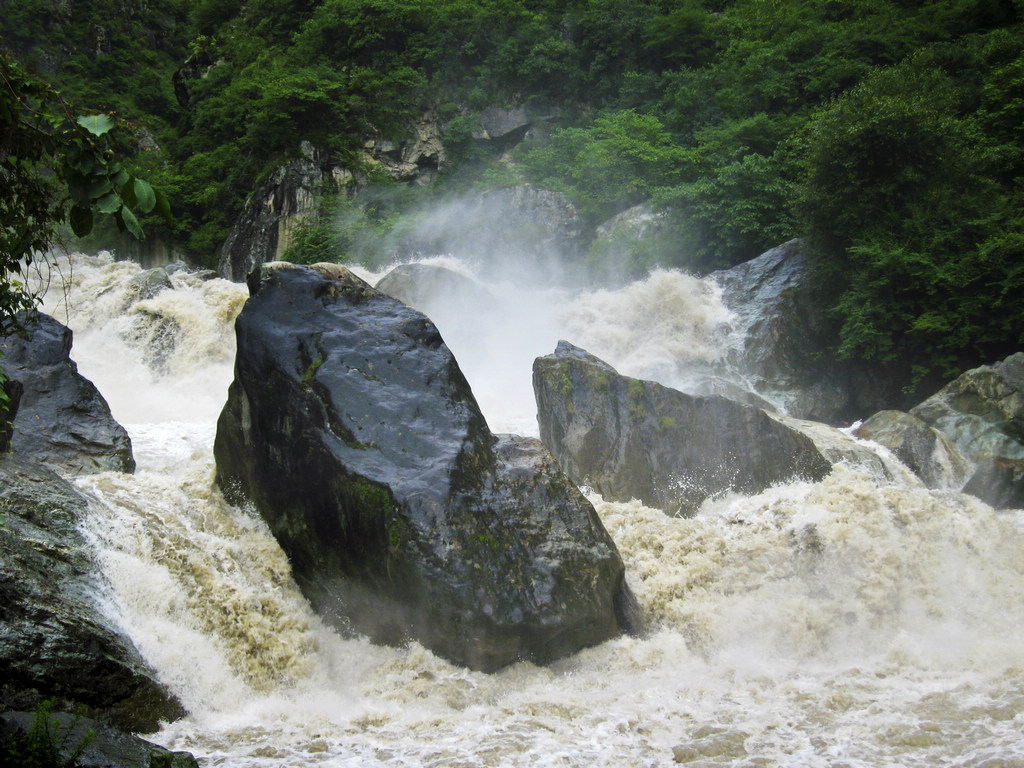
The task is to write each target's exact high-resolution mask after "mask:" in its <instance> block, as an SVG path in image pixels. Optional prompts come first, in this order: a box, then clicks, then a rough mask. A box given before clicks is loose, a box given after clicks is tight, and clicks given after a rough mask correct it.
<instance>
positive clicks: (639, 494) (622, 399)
mask: <svg viewBox="0 0 1024 768" xmlns="http://www.w3.org/2000/svg"><path fill="white" fill-rule="evenodd" d="M533 386H534V393H535V395H536V398H537V411H538V421H539V424H540V435H541V440H542V441H543V442H544V444H545V445H546V446H547V447H548V449H549V450H550V451H551V452H552V454H553V455H554V456H555V458H556V459H557V461H558V463H559V465H560V466H561V467H562V468H563V469H564V470H565V472H566V474H568V475H569V477H570V478H572V479H573V480H574V481H575V482H577V483H581V484H586V485H589V486H590V487H592V488H593V489H594V490H596V491H598V492H599V493H601V494H602V495H603V496H604V497H605V498H606V499H610V500H613V501H628V500H630V499H634V498H635V499H639V500H640V501H642V502H644V503H645V504H647V505H649V506H653V507H657V508H660V509H663V510H664V511H665V512H666V513H668V514H673V515H674V514H680V515H689V514H692V513H694V512H695V511H696V510H697V509H698V508H699V506H700V505H701V503H702V502H703V501H704V500H705V499H707V498H709V497H711V496H715V495H717V494H721V493H724V492H726V491H737V492H741V493H757V492H759V491H763V490H764V489H765V488H767V487H769V486H771V485H773V484H775V483H781V482H787V481H790V480H794V479H797V478H806V479H809V480H820V479H821V478H823V477H824V476H825V475H827V474H828V473H829V471H830V470H831V466H832V465H831V464H830V463H829V462H828V461H827V460H826V459H825V458H824V457H823V456H822V455H821V454H820V453H819V452H818V451H817V449H816V448H815V447H814V444H813V443H812V442H811V440H810V439H808V438H807V437H805V436H804V435H802V434H799V433H798V432H796V431H794V430H791V429H789V428H788V427H786V426H784V425H783V424H780V423H779V422H778V421H776V420H774V419H772V418H770V417H769V416H768V415H767V414H766V413H765V412H764V411H762V410H761V409H759V408H754V407H752V406H748V405H743V404H741V403H737V402H734V401H732V400H726V399H725V398H722V397H716V396H711V397H694V396H692V395H687V394H684V393H682V392H679V391H676V390H674V389H669V388H668V387H664V386H662V385H660V384H657V383H655V382H652V381H642V380H640V379H632V378H629V377H626V376H621V375H619V374H618V373H617V372H616V371H615V369H614V368H612V367H611V366H610V365H608V364H607V363H605V362H603V361H601V360H599V359H598V358H596V357H594V356H593V355H591V354H589V353H587V352H586V351H584V350H582V349H580V348H578V347H574V346H573V345H571V344H569V343H567V342H564V341H562V342H559V343H558V347H557V349H556V350H555V353H554V354H552V355H547V356H545V357H540V358H537V360H536V361H535V362H534V369H533Z"/></svg>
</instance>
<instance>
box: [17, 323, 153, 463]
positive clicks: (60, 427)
mask: <svg viewBox="0 0 1024 768" xmlns="http://www.w3.org/2000/svg"><path fill="white" fill-rule="evenodd" d="M25 325H26V328H27V336H26V337H24V338H23V337H21V336H18V335H11V336H7V337H5V338H2V339H0V352H2V357H0V359H2V361H3V362H2V365H3V367H4V370H5V371H6V372H7V375H8V376H9V377H10V378H11V379H12V380H14V381H17V382H18V383H19V384H20V385H21V387H22V393H21V397H20V402H19V405H18V413H17V416H16V418H15V419H14V426H13V432H12V435H11V441H10V442H11V449H12V450H13V451H14V452H16V453H18V454H19V455H22V456H27V457H31V458H34V459H36V460H38V461H40V462H42V463H44V464H46V465H47V466H50V467H53V468H55V469H57V470H59V471H61V472H63V473H66V474H70V475H76V474H81V473H90V472H106V471H115V472H133V471H134V470H135V459H134V457H133V456H132V445H131V439H130V438H129V437H128V433H127V432H126V431H125V429H124V427H122V426H121V425H120V424H118V423H117V422H116V421H115V420H114V418H113V416H111V414H110V407H109V406H108V405H107V401H106V400H104V399H103V396H102V395H101V394H100V393H99V391H98V390H97V389H96V387H95V385H93V383H92V382H91V381H89V380H88V379H86V378H85V377H84V376H82V375H81V374H80V373H79V372H78V366H77V365H76V364H75V362H74V361H73V360H71V357H70V353H71V340H72V337H71V329H69V328H68V327H67V326H65V325H63V324H62V323H60V322H58V321H57V320H55V319H54V318H52V317H50V316H49V315H45V314H42V313H34V314H33V315H32V316H31V318H25Z"/></svg>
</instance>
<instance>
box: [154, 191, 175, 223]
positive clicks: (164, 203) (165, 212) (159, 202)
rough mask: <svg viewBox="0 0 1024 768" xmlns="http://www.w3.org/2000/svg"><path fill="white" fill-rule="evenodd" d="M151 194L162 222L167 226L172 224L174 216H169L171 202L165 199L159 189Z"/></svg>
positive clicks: (165, 196)
mask: <svg viewBox="0 0 1024 768" xmlns="http://www.w3.org/2000/svg"><path fill="white" fill-rule="evenodd" d="M153 193H154V195H155V197H156V209H157V210H158V211H160V215H161V216H163V217H164V221H166V222H167V223H168V224H172V223H174V216H172V215H171V201H170V200H168V199H167V195H165V194H164V193H163V192H161V191H160V190H159V189H155V190H153Z"/></svg>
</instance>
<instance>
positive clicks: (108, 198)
mask: <svg viewBox="0 0 1024 768" xmlns="http://www.w3.org/2000/svg"><path fill="white" fill-rule="evenodd" d="M123 205H124V202H123V201H122V200H121V197H120V196H119V195H118V194H117V192H111V193H110V194H109V195H104V196H103V197H101V198H100V199H99V200H97V201H96V210H97V211H99V212H100V213H116V212H117V211H118V210H119V209H120V208H121V207H122V206H123Z"/></svg>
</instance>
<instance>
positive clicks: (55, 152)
mask: <svg viewBox="0 0 1024 768" xmlns="http://www.w3.org/2000/svg"><path fill="white" fill-rule="evenodd" d="M132 141H133V140H132V135H131V132H130V131H129V130H128V126H126V125H125V124H123V123H120V122H119V121H118V120H117V119H115V118H114V117H112V116H111V115H108V114H104V113H99V114H78V113H77V112H76V111H75V110H74V109H73V108H72V107H71V106H70V105H68V104H67V103H66V102H64V101H63V100H62V99H61V98H60V96H59V94H57V92H56V91H55V90H54V89H53V88H52V87H51V86H50V85H48V84H47V83H46V82H45V81H43V80H42V79H41V78H39V77H38V76H36V75H35V74H33V73H31V72H29V71H27V70H26V69H25V68H24V67H22V65H21V64H20V63H19V62H18V61H17V60H16V59H15V58H13V57H12V56H10V55H8V54H6V53H5V54H0V181H2V184H3V189H4V194H3V195H2V196H0V335H8V334H10V333H12V332H15V331H18V330H20V328H21V326H20V323H19V321H18V313H20V312H22V311H24V310H27V309H31V308H33V307H34V306H35V305H36V303H37V301H38V296H37V295H36V293H35V292H34V290H33V289H32V288H31V287H30V285H29V283H28V279H27V278H28V270H29V269H30V268H31V267H32V266H33V265H37V266H38V265H39V264H38V262H39V261H40V260H42V262H43V265H42V266H45V264H46V259H47V255H48V254H49V252H50V251H51V250H52V249H53V248H54V247H55V246H57V245H58V244H59V243H60V242H61V237H62V233H63V230H64V227H65V225H67V226H69V227H70V230H71V232H72V233H73V234H75V235H77V236H84V235H87V234H88V233H89V232H90V231H91V230H92V227H93V219H94V215H95V214H97V213H99V214H105V215H109V216H112V217H113V218H114V220H115V222H116V223H117V226H118V227H119V228H120V229H122V230H127V231H129V232H131V233H132V234H134V235H135V236H136V237H138V238H140V239H141V238H142V237H143V233H142V228H141V226H140V224H139V220H138V216H137V214H139V213H142V214H145V213H149V212H150V211H152V210H154V209H155V208H160V209H161V210H162V211H163V212H164V213H165V214H166V215H168V216H169V215H170V212H169V209H168V208H167V200H166V198H165V197H164V196H163V195H162V194H161V193H159V192H157V191H155V190H154V189H153V187H152V186H150V184H149V183H148V182H146V181H144V180H143V179H140V178H137V177H136V176H135V175H133V174H132V173H131V172H129V171H128V170H127V169H126V168H125V167H124V165H123V164H122V158H123V157H124V156H125V155H128V154H131V152H132V150H133V147H132ZM2 379H3V376H2V372H0V383H2ZM0 410H2V411H6V403H5V402H0Z"/></svg>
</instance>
